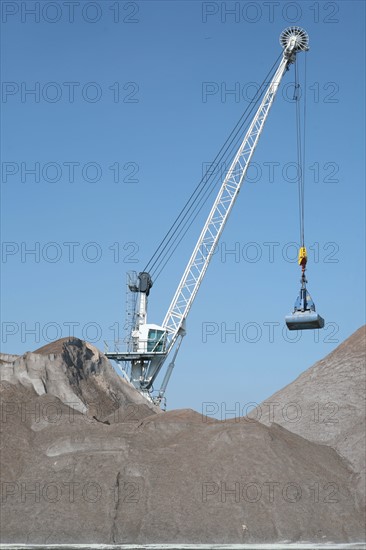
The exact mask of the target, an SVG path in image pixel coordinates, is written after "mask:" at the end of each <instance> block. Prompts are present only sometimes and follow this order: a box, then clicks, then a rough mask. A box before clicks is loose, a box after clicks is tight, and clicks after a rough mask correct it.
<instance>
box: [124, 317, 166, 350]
mask: <svg viewBox="0 0 366 550" xmlns="http://www.w3.org/2000/svg"><path fill="white" fill-rule="evenodd" d="M166 338H167V332H166V330H165V329H164V328H163V327H161V326H159V325H154V324H151V323H150V324H144V325H140V326H139V328H138V329H137V330H134V331H132V347H133V351H134V352H138V353H164V352H165V344H166Z"/></svg>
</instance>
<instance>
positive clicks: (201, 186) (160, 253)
mask: <svg viewBox="0 0 366 550" xmlns="http://www.w3.org/2000/svg"><path fill="white" fill-rule="evenodd" d="M281 55H282V54H281ZM279 57H280V56H279ZM279 57H278V58H277V59H276V61H275V62H274V64H273V65H272V67H271V69H270V70H269V72H268V73H267V75H266V77H265V78H264V80H263V82H262V84H261V86H260V87H259V88H258V90H257V92H256V94H255V96H254V98H253V100H252V102H251V104H249V105H248V107H247V109H246V110H245V111H244V113H243V115H242V116H241V118H240V120H239V121H238V123H237V124H236V126H235V127H234V129H233V130H232V132H231V133H230V135H229V137H228V138H227V139H226V141H225V143H224V145H223V146H222V147H221V149H220V151H219V152H218V154H217V155H216V157H215V158H214V160H213V161H212V162H211V164H210V166H209V167H208V169H207V171H206V173H205V175H204V176H203V177H202V179H201V180H200V182H199V183H198V185H197V187H196V188H195V190H194V191H193V193H192V194H191V196H190V197H189V199H188V201H187V202H186V204H185V205H184V207H183V208H182V210H181V211H180V213H179V214H178V216H177V218H176V220H175V221H174V223H173V224H172V226H171V228H170V229H169V231H168V232H167V233H166V235H165V237H164V238H163V240H162V241H161V243H160V244H159V246H158V248H157V250H156V251H155V253H154V254H153V256H152V257H151V258H150V260H149V262H148V264H147V265H146V267H145V269H144V271H148V270H152V269H153V268H154V267H155V266H156V268H155V272H156V271H157V269H158V268H159V266H161V264H162V262H163V261H164V259H165V258H166V256H167V253H168V252H169V251H170V250H171V248H172V246H173V245H174V242H175V241H176V240H177V239H178V238H179V236H180V234H181V233H182V231H183V230H184V228H185V227H186V226H187V225H188V224H189V225H188V227H187V229H186V231H185V232H184V234H183V236H182V237H181V239H180V240H179V242H178V243H177V246H178V244H179V243H180V242H181V240H182V238H183V237H184V235H185V234H186V232H187V230H188V228H189V226H190V223H191V221H193V220H194V219H195V218H196V216H197V215H198V213H199V212H200V210H201V208H202V206H203V204H204V203H205V202H206V200H207V198H208V197H209V195H210V194H211V192H212V190H213V189H211V191H210V187H208V184H209V182H210V180H211V179H212V178H213V175H214V171H215V170H213V171H212V167H215V166H216V165H217V164H218V165H220V163H222V160H223V158H224V157H225V155H226V154H227V152H228V150H229V149H230V147H231V150H232V148H233V147H232V145H233V142H234V140H236V139H237V137H238V135H239V139H240V132H241V131H242V128H243V126H244V124H245V123H246V122H247V119H248V117H249V116H250V114H251V112H252V111H253V109H254V108H255V107H256V105H257V103H258V101H259V99H260V97H261V96H262V95H263V93H264V90H263V85H264V84H265V82H266V80H267V78H268V76H269V75H270V74H271V73H272V71H273V67H274V66H275V65H276V63H277V61H278V59H279ZM260 90H262V91H261V92H260ZM259 92H260V93H259ZM256 96H258V97H256ZM234 145H235V142H234ZM229 154H231V151H230V152H229ZM219 178H220V174H218V176H217V177H216V179H219ZM215 184H216V181H215V180H214V181H213V183H212V182H211V184H210V185H211V187H212V186H213V187H214V185H215ZM207 191H208V192H209V193H208V195H207ZM203 192H205V194H206V195H207V196H206V198H205V199H204V197H205V195H203V197H202V196H201V198H200V199H199V200H200V201H202V199H204V202H203V204H202V206H201V208H199V210H198V212H196V215H195V216H194V218H193V220H191V219H190V218H188V220H186V222H185V224H184V226H183V229H181V230H180V233H178V235H177V236H176V237H175V240H174V241H173V243H172V244H170V243H171V242H172V240H173V237H174V236H175V235H176V233H177V231H178V230H179V229H180V228H181V226H182V223H183V222H184V220H185V219H186V218H187V216H188V215H190V216H191V217H192V216H193V214H194V213H195V211H197V207H198V206H199V203H198V205H197V204H196V205H195V202H196V201H197V200H198V198H199V197H200V195H202V193H203ZM193 206H194V209H193ZM192 209H193V210H192ZM169 245H170V246H169ZM168 246H169V248H168V250H167V247H168ZM174 250H175V249H174ZM174 250H173V252H172V253H174ZM171 255H172V254H170V256H169V257H168V260H169V259H170V257H171ZM160 258H161V259H160ZM159 260H160V261H159ZM166 263H167V262H165V263H164V266H163V267H165V265H166ZM160 273H161V270H160V271H159V274H160Z"/></svg>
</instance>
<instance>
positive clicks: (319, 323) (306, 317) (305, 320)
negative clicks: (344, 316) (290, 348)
mask: <svg viewBox="0 0 366 550" xmlns="http://www.w3.org/2000/svg"><path fill="white" fill-rule="evenodd" d="M285 321H286V325H287V328H288V329H289V330H306V329H320V328H323V327H324V319H323V317H321V316H320V315H319V314H318V313H316V311H315V304H314V302H313V300H312V298H311V296H310V294H309V293H308V291H307V289H306V286H305V285H303V286H302V288H301V290H300V294H299V296H298V297H297V299H296V302H295V306H294V310H293V312H292V314H290V315H286V317H285Z"/></svg>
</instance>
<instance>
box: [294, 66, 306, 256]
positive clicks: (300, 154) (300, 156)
mask: <svg viewBox="0 0 366 550" xmlns="http://www.w3.org/2000/svg"><path fill="white" fill-rule="evenodd" d="M295 103H296V147H297V166H298V196H299V221H300V246H301V247H303V246H305V244H304V242H305V236H304V166H303V146H302V140H301V137H302V136H301V88H300V84H299V70H298V62H297V60H296V62H295Z"/></svg>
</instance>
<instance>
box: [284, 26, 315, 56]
mask: <svg viewBox="0 0 366 550" xmlns="http://www.w3.org/2000/svg"><path fill="white" fill-rule="evenodd" d="M280 44H281V46H282V47H283V49H284V50H286V49H287V48H288V47H289V46H292V45H293V50H292V51H293V52H295V53H296V52H299V51H303V52H307V51H308V50H309V35H308V33H307V32H306V31H305V30H304V29H302V28H301V27H287V29H285V30H284V31H282V33H281V35H280Z"/></svg>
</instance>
